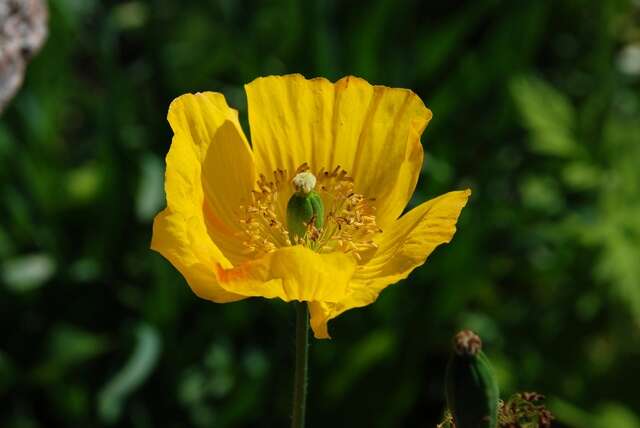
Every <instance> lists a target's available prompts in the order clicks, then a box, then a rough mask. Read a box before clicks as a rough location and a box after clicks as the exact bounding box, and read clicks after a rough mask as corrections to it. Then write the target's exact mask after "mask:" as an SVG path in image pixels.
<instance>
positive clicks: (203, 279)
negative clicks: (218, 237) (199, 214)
mask: <svg viewBox="0 0 640 428" xmlns="http://www.w3.org/2000/svg"><path fill="white" fill-rule="evenodd" d="M199 224H200V225H201V220H200V219H198V218H195V217H191V218H188V217H184V215H183V214H180V213H173V212H172V211H171V210H170V209H169V208H167V209H165V210H164V211H162V212H161V213H160V214H158V215H157V216H156V218H155V220H154V222H153V238H152V240H151V248H152V249H153V250H155V251H157V252H159V253H160V254H162V255H163V256H164V257H165V258H167V260H169V261H170V262H171V264H172V265H173V266H175V268H176V269H178V271H179V272H180V273H181V274H182V276H184V277H185V279H186V280H187V283H188V284H189V286H190V287H191V289H192V290H193V292H194V293H195V294H196V295H198V296H199V297H201V298H203V299H207V300H212V301H214V302H218V303H227V302H234V301H236V300H241V299H244V298H245V296H242V295H239V294H235V293H230V292H229V291H227V290H225V289H224V288H222V287H220V285H219V284H218V280H217V278H216V275H215V270H214V268H213V267H214V266H216V265H217V264H221V265H230V264H229V261H228V260H227V259H226V258H225V257H224V255H223V254H222V253H221V252H220V250H219V249H218V248H217V247H216V246H215V245H214V244H213V243H212V242H211V240H210V239H209V238H208V236H207V235H206V233H204V234H202V233H199V232H201V230H202V228H201V227H199Z"/></svg>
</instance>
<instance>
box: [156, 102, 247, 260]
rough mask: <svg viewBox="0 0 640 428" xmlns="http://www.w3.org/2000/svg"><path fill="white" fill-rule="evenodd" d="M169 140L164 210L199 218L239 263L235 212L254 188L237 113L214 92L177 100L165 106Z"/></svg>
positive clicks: (226, 254) (222, 247) (242, 253)
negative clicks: (167, 106) (169, 129)
mask: <svg viewBox="0 0 640 428" xmlns="http://www.w3.org/2000/svg"><path fill="white" fill-rule="evenodd" d="M168 118H169V123H170V124H171V127H172V129H173V131H174V137H173V141H172V144H171V148H170V150H169V153H168V154H167V172H166V178H165V190H166V194H167V205H168V206H169V207H170V208H171V209H172V211H173V212H176V213H187V215H188V216H199V217H200V218H202V221H203V225H204V226H205V230H204V233H205V234H207V233H208V234H209V235H210V238H211V239H213V240H214V242H215V243H216V245H217V246H218V247H219V248H220V249H221V250H222V251H223V253H224V254H225V256H226V257H227V258H228V259H229V260H230V262H231V263H233V264H236V263H240V262H241V261H243V260H244V248H243V246H242V243H241V240H240V239H238V235H239V228H238V225H239V221H238V220H239V216H240V215H239V212H240V210H239V208H240V205H242V204H243V203H246V202H247V201H248V200H249V195H250V192H251V189H252V188H253V186H254V184H255V166H254V161H253V153H252V152H251V149H250V147H249V144H248V142H247V139H246V137H245V136H244V134H243V132H242V130H241V128H240V125H239V123H238V114H237V112H236V111H235V110H233V109H231V108H229V106H227V103H226V101H225V100H224V97H223V96H222V95H221V94H217V93H211V92H206V93H198V94H186V95H183V96H181V97H179V98H177V99H176V100H174V101H173V102H172V103H171V106H170V107H169V115H168Z"/></svg>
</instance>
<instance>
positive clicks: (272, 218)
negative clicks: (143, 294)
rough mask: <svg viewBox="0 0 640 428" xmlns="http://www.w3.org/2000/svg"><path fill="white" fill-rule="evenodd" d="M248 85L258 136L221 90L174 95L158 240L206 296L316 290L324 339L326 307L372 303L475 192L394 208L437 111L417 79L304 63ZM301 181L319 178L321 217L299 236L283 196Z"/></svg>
mask: <svg viewBox="0 0 640 428" xmlns="http://www.w3.org/2000/svg"><path fill="white" fill-rule="evenodd" d="M245 90H246V92H247V99H248V108H249V126H250V130H251V139H252V144H251V146H250V145H249V142H248V141H247V138H246V136H245V134H244V132H243V131H242V128H241V127H240V123H239V121H238V113H237V111H236V110H234V109H231V108H230V107H229V106H228V105H227V103H226V101H225V99H224V97H223V95H221V94H219V93H213V92H205V93H197V94H186V95H183V96H180V97H178V98H177V99H176V100H174V101H173V102H172V103H171V106H170V107H169V115H168V120H169V123H170V125H171V128H172V129H173V133H174V136H173V140H172V143H171V148H170V149H169V153H168V154H167V159H166V162H167V169H166V177H165V191H166V196H167V208H166V209H165V210H164V211H162V212H161V213H160V214H158V215H157V216H156V218H155V221H154V225H153V239H152V243H151V247H152V248H153V249H154V250H156V251H158V252H159V253H161V254H162V255H163V256H164V257H166V258H167V259H168V260H169V261H170V262H171V263H172V264H173V265H174V266H175V267H176V268H177V269H178V270H179V271H180V272H181V274H182V275H183V276H184V277H185V279H186V280H187V282H188V283H189V286H190V287H191V289H192V290H193V291H194V292H195V293H196V294H197V295H198V296H200V297H201V298H203V299H208V300H211V301H214V302H218V303H227V302H233V301H237V300H241V299H245V298H247V297H254V296H261V297H266V298H280V299H282V300H284V301H292V300H298V301H306V302H308V304H309V310H310V314H311V327H312V328H313V331H314V334H315V336H316V337H317V338H328V337H329V334H328V331H327V322H328V321H329V320H330V319H332V318H335V317H336V316H338V315H340V314H341V313H343V312H344V311H346V310H348V309H351V308H356V307H360V306H365V305H368V304H370V303H372V302H373V301H375V300H376V298H377V296H378V294H379V293H380V292H381V291H382V290H383V289H384V288H385V287H387V286H388V285H390V284H392V283H395V282H397V281H399V280H401V279H403V278H406V277H407V275H409V273H410V272H411V271H412V270H413V269H415V268H416V267H417V266H420V265H421V264H422V263H424V261H425V259H426V258H427V256H428V255H429V254H430V253H431V252H432V251H433V250H434V249H435V248H436V247H437V246H438V245H440V244H443V243H447V242H449V241H450V240H451V238H452V237H453V234H454V233H455V230H456V228H455V225H456V221H457V219H458V216H459V215H460V211H461V210H462V208H463V207H464V205H465V204H466V202H467V198H468V197H469V195H470V191H469V190H464V191H455V192H450V193H447V194H444V195H442V196H439V197H437V198H435V199H432V200H430V201H428V202H425V203H423V204H422V205H420V206H418V207H416V208H414V209H412V210H411V211H409V212H408V213H406V214H404V215H402V216H400V215H401V214H402V211H403V210H404V208H405V207H406V204H407V202H408V201H409V199H410V197H411V195H412V194H413V191H414V189H415V186H416V182H417V180H418V176H419V174H420V169H421V167H422V160H423V152H422V146H421V144H420V136H421V134H422V132H423V131H424V129H425V127H426V126H427V123H428V122H429V120H430V119H431V111H429V109H427V108H426V107H425V105H424V104H423V102H422V101H421V100H420V98H419V97H418V96H417V95H416V94H414V93H413V92H411V91H409V90H406V89H396V88H388V87H385V86H372V85H370V84H369V83H367V82H366V81H364V80H362V79H359V78H356V77H345V78H343V79H340V80H339V81H337V82H336V83H331V82H330V81H328V80H326V79H322V78H316V79H311V80H307V79H305V78H304V77H303V76H301V75H288V76H270V77H264V78H258V79H256V80H254V81H253V82H251V83H249V84H247V85H246V86H245ZM296 180H297V181H296ZM302 189H305V190H308V191H311V189H315V190H313V192H316V194H317V195H318V196H319V197H320V199H321V202H322V203H323V206H324V211H323V214H322V217H323V218H322V219H321V220H322V221H315V220H318V219H317V218H316V217H317V216H316V214H314V222H309V224H307V225H306V226H305V227H306V232H301V233H300V234H301V235H302V236H299V235H295V236H294V235H293V234H292V233H290V231H288V228H287V203H288V201H289V199H290V198H291V197H292V195H294V193H295V192H296V190H298V191H302Z"/></svg>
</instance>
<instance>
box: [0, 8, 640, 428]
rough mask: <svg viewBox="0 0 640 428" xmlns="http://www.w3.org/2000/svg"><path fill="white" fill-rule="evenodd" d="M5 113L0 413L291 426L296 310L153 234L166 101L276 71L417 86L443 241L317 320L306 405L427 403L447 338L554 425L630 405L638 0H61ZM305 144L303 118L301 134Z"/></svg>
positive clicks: (638, 272)
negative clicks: (453, 208)
mask: <svg viewBox="0 0 640 428" xmlns="http://www.w3.org/2000/svg"><path fill="white" fill-rule="evenodd" d="M49 7H50V36H49V39H48V41H47V43H46V45H45V46H44V48H43V50H42V51H41V53H40V54H39V56H38V57H36V58H35V59H34V61H33V63H32V64H31V68H30V69H29V70H28V73H27V79H26V82H25V86H24V87H23V89H22V90H21V92H20V94H19V95H18V96H17V97H16V99H14V101H13V103H12V104H11V105H10V106H9V107H8V108H7V109H6V110H5V112H4V113H3V116H2V117H1V118H0V165H2V167H1V168H0V198H1V199H0V200H1V201H2V203H1V204H0V219H1V220H0V426H2V427H7V428H27V427H28V428H31V427H56V426H65V427H66V426H78V427H81V426H92V427H99V426H122V427H136V428H146V427H212V426H216V427H242V426H285V425H286V424H287V414H288V411H289V410H288V408H289V400H290V389H291V364H292V359H291V353H292V350H293V344H292V329H293V310H292V308H290V307H288V306H287V305H286V304H284V303H282V302H275V301H266V300H257V299H256V300H251V301H244V302H239V303H234V304H229V305H215V304H212V303H209V302H205V301H201V300H199V299H198V298H196V297H195V296H194V295H193V294H192V293H191V292H190V291H189V289H188V288H187V286H186V284H185V283H184V280H183V278H182V277H181V276H180V275H179V274H178V273H177V272H175V270H174V269H173V268H172V267H171V266H170V265H169V263H167V262H166V261H165V260H163V259H162V258H161V257H160V256H159V255H157V254H154V253H152V252H150V251H149V249H148V246H149V240H150V233H151V220H152V218H153V215H154V214H155V213H156V212H157V211H158V210H159V209H160V208H161V207H162V206H163V203H164V201H163V193H162V179H163V157H164V155H165V154H166V152H167V149H168V146H169V142H170V138H171V133H170V130H169V127H168V125H167V123H166V121H165V116H166V110H167V107H168V105H169V102H170V101H171V100H172V99H173V98H174V97H176V96H177V95H179V94H182V93H184V92H188V91H199V90H215V91H221V92H223V93H224V94H225V95H226V97H227V99H228V100H229V103H230V104H231V105H234V106H236V107H238V108H239V110H240V114H241V116H243V120H244V121H245V123H246V101H245V97H244V93H243V88H242V85H243V83H245V82H248V81H250V80H252V79H253V78H255V77H257V76H260V75H266V74H274V73H289V72H302V73H303V74H305V75H306V76H308V77H311V76H317V75H321V76H326V77H328V78H331V79H336V78H339V77H340V76H342V75H345V74H355V75H359V76H362V77H364V78H366V79H368V80H369V81H371V82H374V83H380V84H386V85H392V86H401V87H408V88H412V89H413V90H415V91H416V92H417V93H418V94H419V95H420V96H421V97H422V98H423V99H424V100H425V102H426V103H427V105H428V106H429V107H430V108H431V109H432V110H433V112H434V119H433V121H432V123H431V124H430V125H429V128H428V129H427V131H426V133H425V135H424V138H423V144H424V147H425V150H426V157H425V166H424V171H423V176H422V179H421V181H420V183H419V185H418V189H417V193H416V196H415V200H414V201H413V202H414V203H419V202H421V201H423V200H425V199H427V198H428V197H431V196H434V195H437V194H440V193H443V192H444V191H447V190H450V189H453V188H463V187H466V186H470V187H472V189H473V191H474V194H473V197H472V199H471V201H470V203H469V205H468V207H467V208H466V209H465V211H464V213H463V216H462V218H461V221H460V224H459V231H458V234H457V235H456V237H455V239H454V241H453V243H452V244H451V245H449V246H446V247H442V248H440V249H439V250H437V251H436V253H435V254H434V255H432V256H431V258H430V260H429V262H428V263H427V264H426V265H425V266H424V267H423V268H422V269H419V270H418V271H416V272H415V273H414V274H413V275H412V276H411V277H410V278H409V279H407V280H405V281H403V283H401V284H400V285H398V286H392V287H390V288H389V289H388V290H386V291H385V292H384V293H383V294H382V296H381V298H380V299H379V301H378V302H377V303H376V304H374V305H372V306H369V307H367V308H364V309H360V310H354V311H351V312H349V313H347V314H345V315H343V316H342V317H340V318H339V319H337V320H335V321H333V324H332V326H331V327H332V333H333V336H334V339H333V340H331V341H322V342H319V341H313V342H312V356H311V379H310V382H311V384H310V404H309V406H310V408H309V410H308V414H309V421H310V422H309V425H310V426H328V425H333V426H373V427H391V426H394V427H395V426H408V427H413V426H429V427H432V426H435V425H436V423H437V422H438V421H439V419H440V417H441V415H442V410H443V405H444V396H443V378H444V366H445V362H446V358H447V354H448V350H449V343H448V341H449V338H450V337H451V335H452V333H453V332H455V331H457V330H459V329H461V328H471V329H474V330H476V331H478V333H480V335H481V336H482V337H483V338H484V341H485V351H486V353H487V354H488V355H489V357H490V358H491V360H492V362H493V364H494V367H495V369H496V372H497V373H498V375H499V378H500V383H501V389H502V391H503V395H504V396H509V395H510V394H511V393H513V392H515V391H522V390H535V391H539V392H541V393H544V394H545V395H546V396H547V397H548V404H549V407H550V409H551V410H552V411H553V413H554V414H555V416H556V417H557V424H556V426H559V427H575V428H584V427H617V428H637V427H640V411H638V409H640V395H638V393H637V384H638V382H640V358H639V356H640V334H639V331H640V328H639V327H640V263H639V261H640V91H639V87H640V4H639V3H638V2H637V1H636V0H600V1H591V0H540V1H528V2H523V1H506V0H468V1H459V2H429V1H418V0H403V1H398V0H395V1H390V0H376V1H369V2H360V1H356V2H338V1H337V0H330V1H294V0H288V1H275V2H260V1H233V0H217V1H216V0H210V1H197V0H182V1H173V0H154V1H151V0H150V1H142V0H127V1H115V0H101V1H98V0H50V2H49ZM291 143H292V144H295V142H291Z"/></svg>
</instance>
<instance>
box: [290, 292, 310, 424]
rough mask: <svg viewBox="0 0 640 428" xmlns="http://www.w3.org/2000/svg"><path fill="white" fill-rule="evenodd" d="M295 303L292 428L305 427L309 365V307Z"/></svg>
mask: <svg viewBox="0 0 640 428" xmlns="http://www.w3.org/2000/svg"><path fill="white" fill-rule="evenodd" d="M294 305H295V307H296V369H295V377H294V380H293V412H292V415H291V428H304V414H305V410H306V407H307V372H308V367H309V308H308V307H307V303H306V302H294Z"/></svg>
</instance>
